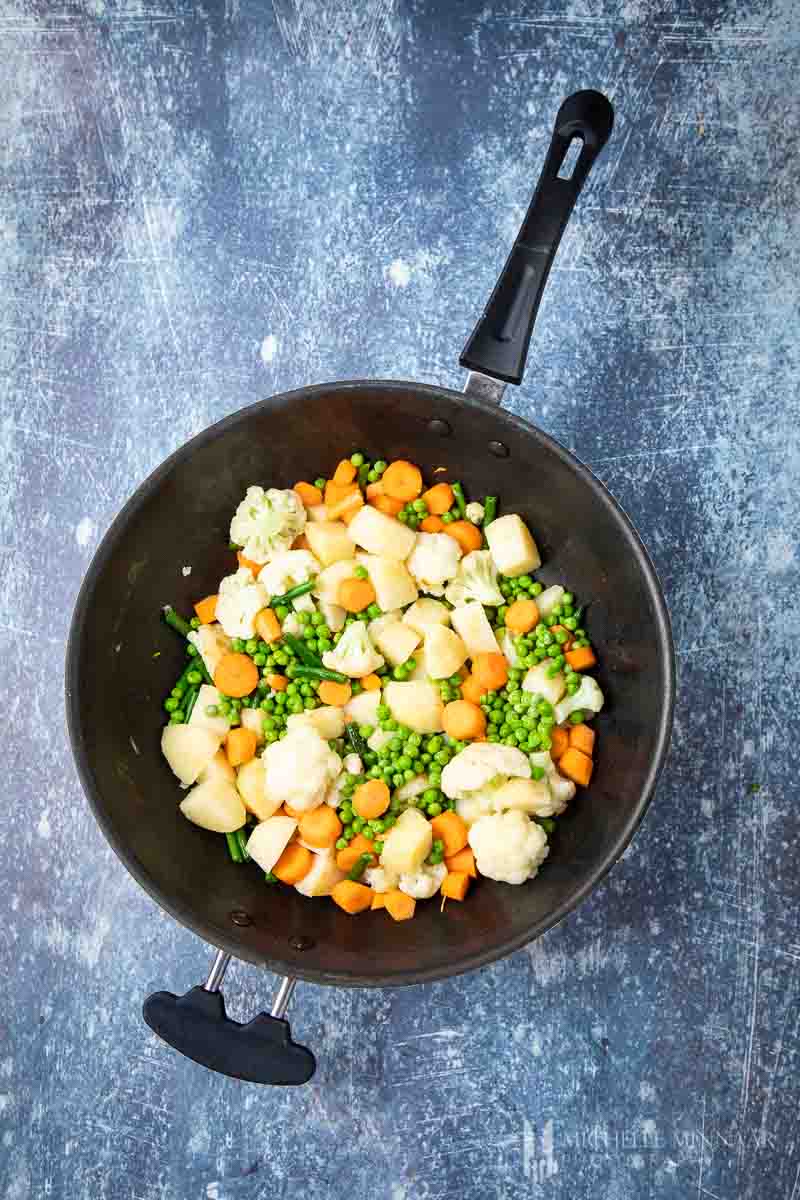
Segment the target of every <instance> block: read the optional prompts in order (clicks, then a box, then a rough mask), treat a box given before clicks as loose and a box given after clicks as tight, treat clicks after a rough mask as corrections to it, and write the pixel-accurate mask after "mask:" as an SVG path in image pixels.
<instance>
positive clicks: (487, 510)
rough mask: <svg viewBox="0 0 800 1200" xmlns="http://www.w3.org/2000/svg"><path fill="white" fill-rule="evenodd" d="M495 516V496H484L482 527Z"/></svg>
mask: <svg viewBox="0 0 800 1200" xmlns="http://www.w3.org/2000/svg"><path fill="white" fill-rule="evenodd" d="M496 516H497V496H486V497H485V498H484V501H483V521H482V524H483V526H484V528H485V527H486V526H487V525H488V524H489V523H490V522H491V521H493V520H494V519H495V517H496Z"/></svg>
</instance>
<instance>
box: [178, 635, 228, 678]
mask: <svg viewBox="0 0 800 1200" xmlns="http://www.w3.org/2000/svg"><path fill="white" fill-rule="evenodd" d="M187 640H188V641H190V642H191V643H192V645H193V646H196V647H197V650H198V651H199V653H200V657H201V658H202V660H203V662H204V664H205V668H206V670H207V671H208V673H209V675H210V676H211V678H212V679H213V678H214V672H215V671H216V669H217V667H218V666H219V660H220V659H221V658H222V656H223V654H227V653H228V651H229V650H230V648H231V639H230V638H229V637H228V635H227V633H226V632H225V630H224V629H223V628H222V626H221V625H218V624H217V623H216V622H214V624H213V625H201V626H200V628H199V629H193V630H192V631H191V633H189V634H188V635H187Z"/></svg>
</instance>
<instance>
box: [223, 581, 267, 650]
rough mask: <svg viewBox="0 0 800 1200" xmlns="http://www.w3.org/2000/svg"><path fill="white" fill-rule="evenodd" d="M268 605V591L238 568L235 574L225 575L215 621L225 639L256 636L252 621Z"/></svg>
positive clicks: (253, 621)
mask: <svg viewBox="0 0 800 1200" xmlns="http://www.w3.org/2000/svg"><path fill="white" fill-rule="evenodd" d="M268 603H269V596H268V595H267V589H266V588H265V587H264V585H263V583H256V581H255V580H254V579H253V573H252V571H250V570H248V568H247V567H240V568H239V570H238V571H237V572H236V574H235V575H226V577H225V578H224V579H223V580H222V581H221V583H220V585H219V593H218V595H217V620H218V621H219V623H220V625H221V626H222V628H223V630H224V631H225V633H227V635H228V637H231V638H237V637H238V638H251V637H255V633H256V627H255V619H256V616H257V614H258V613H260V612H261V609H262V608H266V606H267V604H268Z"/></svg>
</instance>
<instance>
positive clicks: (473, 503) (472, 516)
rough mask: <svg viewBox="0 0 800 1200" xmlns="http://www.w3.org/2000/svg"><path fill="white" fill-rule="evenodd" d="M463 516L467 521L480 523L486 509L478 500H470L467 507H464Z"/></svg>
mask: <svg viewBox="0 0 800 1200" xmlns="http://www.w3.org/2000/svg"><path fill="white" fill-rule="evenodd" d="M464 516H465V517H466V518H467V520H468V521H472V524H473V525H482V524H483V518H484V517H485V516H486V509H485V508H484V507H483V505H482V504H481V503H480V501H478V500H470V502H469V504H468V505H467V507H466V508H465V509H464Z"/></svg>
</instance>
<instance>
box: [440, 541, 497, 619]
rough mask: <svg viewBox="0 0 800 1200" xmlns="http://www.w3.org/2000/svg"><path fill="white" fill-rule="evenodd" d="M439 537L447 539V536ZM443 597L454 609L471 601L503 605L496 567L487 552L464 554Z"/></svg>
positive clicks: (475, 551)
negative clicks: (456, 572)
mask: <svg viewBox="0 0 800 1200" xmlns="http://www.w3.org/2000/svg"><path fill="white" fill-rule="evenodd" d="M441 536H443V537H447V534H442V535H441ZM444 595H445V599H446V600H449V601H450V603H451V604H453V605H454V606H455V607H456V608H459V607H460V606H461V605H462V604H469V603H470V601H473V600H477V601H478V603H479V604H493V605H500V604H505V602H506V601H505V597H504V596H503V593H502V592H501V591H500V588H499V587H498V586H497V567H496V566H495V565H494V561H493V559H492V556H491V554H490V553H489V551H488V550H472V551H470V553H469V554H466V555H465V556H464V557H463V558H462V560H461V564H460V566H459V568H458V574H457V575H456V577H455V579H454V580H453V582H452V583H451V584H450V585H449V586H448V587H447V588H446V589H445V593H444Z"/></svg>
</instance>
